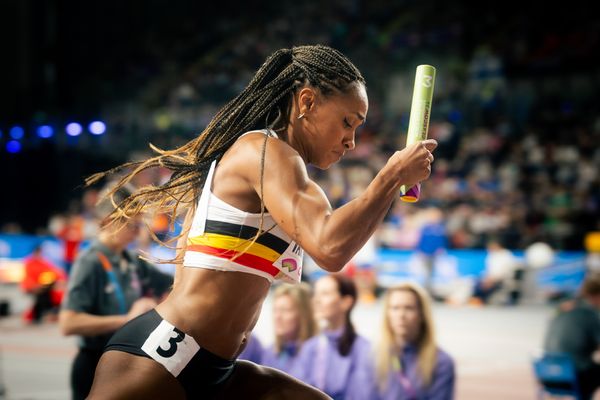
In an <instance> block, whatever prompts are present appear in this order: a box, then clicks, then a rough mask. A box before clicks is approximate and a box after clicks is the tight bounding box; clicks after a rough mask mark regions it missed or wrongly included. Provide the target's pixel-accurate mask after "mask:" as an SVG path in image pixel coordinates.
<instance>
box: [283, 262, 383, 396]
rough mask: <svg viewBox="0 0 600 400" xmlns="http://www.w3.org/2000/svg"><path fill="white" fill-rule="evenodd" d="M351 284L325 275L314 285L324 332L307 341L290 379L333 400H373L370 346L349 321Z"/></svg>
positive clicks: (352, 298) (352, 295)
mask: <svg viewBox="0 0 600 400" xmlns="http://www.w3.org/2000/svg"><path fill="white" fill-rule="evenodd" d="M356 299H357V290H356V286H355V284H354V281H352V279H350V278H349V277H347V276H345V275H341V274H333V275H325V276H323V277H321V278H320V279H319V280H317V281H316V283H315V288H314V295H313V305H314V308H315V316H316V319H317V321H318V323H319V325H320V326H321V327H323V331H322V332H321V333H320V334H319V335H317V336H314V337H313V338H311V339H309V340H307V341H306V342H305V343H304V345H303V346H302V349H301V350H300V354H299V355H298V361H297V363H296V366H295V367H294V369H293V370H292V375H293V376H295V377H297V378H298V379H300V380H301V381H304V382H306V383H308V384H310V385H312V386H314V387H316V388H318V389H320V390H322V391H323V392H325V393H327V394H328V395H329V396H331V397H332V398H333V399H334V400H341V399H344V400H351V399H352V400H362V399H364V400H372V399H373V398H374V396H375V395H376V392H375V386H374V382H373V377H372V362H371V346H370V344H369V342H368V341H367V339H365V338H364V337H362V336H360V335H358V334H357V333H356V331H355V329H354V326H353V324H352V321H351V320H350V316H351V312H352V309H353V308H354V305H355V303H356Z"/></svg>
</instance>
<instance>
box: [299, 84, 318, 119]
mask: <svg viewBox="0 0 600 400" xmlns="http://www.w3.org/2000/svg"><path fill="white" fill-rule="evenodd" d="M315 98H316V93H315V90H314V89H313V88H309V87H304V88H302V89H301V90H300V92H299V93H298V111H299V113H300V114H306V113H307V112H309V111H310V110H311V109H312V108H313V107H314V104H315Z"/></svg>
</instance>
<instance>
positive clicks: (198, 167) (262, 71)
mask: <svg viewBox="0 0 600 400" xmlns="http://www.w3.org/2000/svg"><path fill="white" fill-rule="evenodd" d="M356 82H360V83H363V84H365V80H364V78H363V77H362V75H361V73H360V71H359V70H358V69H357V68H356V67H355V66H354V65H353V64H352V62H351V61H350V60H349V59H348V58H347V57H345V56H344V55H343V54H342V53H340V52H339V51H337V50H335V49H332V48H330V47H327V46H323V45H311V46H298V47H293V48H292V49H280V50H277V51H275V52H274V53H273V54H272V55H271V56H269V57H268V58H267V60H266V61H265V62H264V64H263V65H262V66H261V67H260V68H259V69H258V71H257V72H256V74H255V75H254V77H253V78H252V80H251V81H250V83H249V84H248V86H247V87H246V88H245V89H244V90H243V91H242V92H241V93H240V94H239V95H238V96H236V97H235V98H234V99H233V100H231V101H230V102H229V103H227V104H226V105H225V106H223V107H222V108H221V109H220V110H219V111H218V112H217V114H216V115H215V116H214V117H213V119H212V120H211V121H210V123H209V124H208V126H207V127H206V128H205V129H204V131H203V132H202V133H201V134H200V135H199V136H198V137H197V138H195V139H193V140H191V141H189V142H188V143H186V144H184V145H183V146H181V147H179V148H176V149H173V150H162V149H159V148H157V147H155V146H153V145H152V144H150V147H151V148H152V150H153V151H154V152H155V153H156V155H155V156H154V157H152V158H149V159H147V160H145V161H137V162H129V163H125V164H123V165H121V166H118V167H116V168H113V169H111V170H108V171H105V172H101V173H97V174H94V175H92V176H90V177H89V178H87V179H86V184H87V185H92V184H94V183H95V182H97V181H99V180H101V179H102V178H104V177H106V176H108V175H112V174H114V173H119V172H123V171H128V172H127V173H126V174H125V175H123V176H122V177H121V178H120V179H119V180H118V181H117V183H116V184H115V185H114V187H113V188H112V189H111V190H110V191H109V192H108V194H107V196H108V197H109V198H110V199H111V201H112V204H113V206H114V207H115V209H114V211H113V212H112V214H110V215H109V216H108V218H109V219H110V220H111V221H112V222H113V223H117V224H123V223H125V222H126V220H127V219H128V218H130V217H131V216H133V215H137V214H140V213H146V212H149V211H152V212H156V213H165V214H167V215H169V216H170V217H171V221H175V219H176V218H177V216H178V215H179V211H181V210H182V209H189V208H190V207H192V211H193V210H194V209H195V207H196V204H197V202H198V199H199V196H200V194H201V191H202V186H203V184H204V181H205V180H206V177H207V175H208V171H209V168H210V164H211V163H212V162H213V161H214V160H217V162H218V160H220V159H221V157H223V154H225V152H226V151H227V150H228V149H229V148H230V147H231V145H232V144H233V143H234V142H235V141H236V140H237V139H238V138H239V137H240V136H241V135H242V134H243V133H245V132H248V131H252V130H258V129H264V128H269V129H273V130H274V131H275V132H284V131H285V130H286V129H287V127H288V124H289V119H290V112H291V109H292V99H293V94H294V93H295V91H296V90H297V89H298V88H302V87H305V86H310V87H314V88H316V89H318V90H319V91H320V93H321V94H323V95H324V96H328V95H330V94H332V93H334V92H337V93H345V92H347V91H348V90H349V88H350V86H351V85H352V84H353V83H356ZM266 140H267V136H266V135H265V143H264V145H263V158H262V162H261V175H260V176H261V183H260V184H261V192H262V177H263V173H264V151H265V146H266ZM154 167H166V168H168V169H169V170H171V171H172V172H173V173H172V175H171V177H170V179H169V180H168V181H167V182H165V183H163V184H161V185H148V186H144V187H142V188H139V189H137V191H135V192H134V193H133V194H131V195H130V196H129V197H127V198H125V199H123V200H121V201H120V202H117V201H115V199H114V194H115V193H117V191H118V190H119V189H120V188H122V187H123V186H125V185H127V184H128V183H129V182H130V181H131V180H132V179H133V177H135V176H136V175H137V174H139V173H140V172H142V171H144V170H147V169H149V168H154ZM260 197H261V215H264V203H263V200H262V193H261V196H260ZM261 220H262V218H261ZM260 231H261V230H260V229H259V233H258V234H257V237H258V235H259V234H260ZM183 234H186V232H182V233H181V234H180V235H179V236H177V237H174V238H172V239H171V240H169V242H170V241H175V240H177V239H178V238H179V237H180V236H181V235H183ZM154 239H155V240H158V239H157V238H156V237H154Z"/></svg>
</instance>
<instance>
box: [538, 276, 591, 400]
mask: <svg viewBox="0 0 600 400" xmlns="http://www.w3.org/2000/svg"><path fill="white" fill-rule="evenodd" d="M544 350H545V351H547V352H557V353H566V354H569V355H570V356H571V357H572V359H573V361H574V362H575V368H576V370H577V380H578V384H579V388H580V391H581V394H582V397H581V398H582V399H584V400H588V399H590V398H591V397H592V394H593V393H594V391H595V390H596V389H598V388H600V379H599V377H600V274H590V275H589V276H588V277H587V278H586V279H585V280H584V282H583V284H582V287H581V296H580V298H579V299H577V300H576V301H575V303H574V304H573V305H572V307H568V308H567V309H566V310H564V311H560V312H559V314H558V315H557V316H555V317H554V319H553V320H552V321H551V322H550V325H549V327H548V330H547V332H546V337H545V340H544Z"/></svg>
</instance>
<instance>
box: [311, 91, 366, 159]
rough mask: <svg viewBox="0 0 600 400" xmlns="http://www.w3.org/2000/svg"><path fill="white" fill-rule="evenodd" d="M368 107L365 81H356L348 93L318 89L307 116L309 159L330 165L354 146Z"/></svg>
mask: <svg viewBox="0 0 600 400" xmlns="http://www.w3.org/2000/svg"><path fill="white" fill-rule="evenodd" d="M311 105H312V104H311ZM368 109H369V101H368V98H367V92H366V89H365V86H364V85H363V84H362V83H356V84H353V85H352V86H351V87H350V88H349V89H348V92H347V93H342V94H332V95H330V96H323V95H320V94H318V93H317V94H316V96H315V98H314V105H313V106H312V107H311V108H310V109H309V110H308V112H307V113H306V117H305V118H306V122H305V124H306V130H307V132H308V134H309V135H310V157H309V162H310V163H311V164H313V165H315V166H316V167H318V168H321V169H327V168H329V167H330V166H331V165H332V164H334V163H336V162H338V161H339V160H340V159H341V158H342V157H343V156H344V154H345V153H346V152H347V151H349V150H352V149H354V146H355V143H354V139H355V134H356V129H357V128H358V127H359V126H360V125H362V124H363V123H364V122H365V119H366V117H367V111H368Z"/></svg>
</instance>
